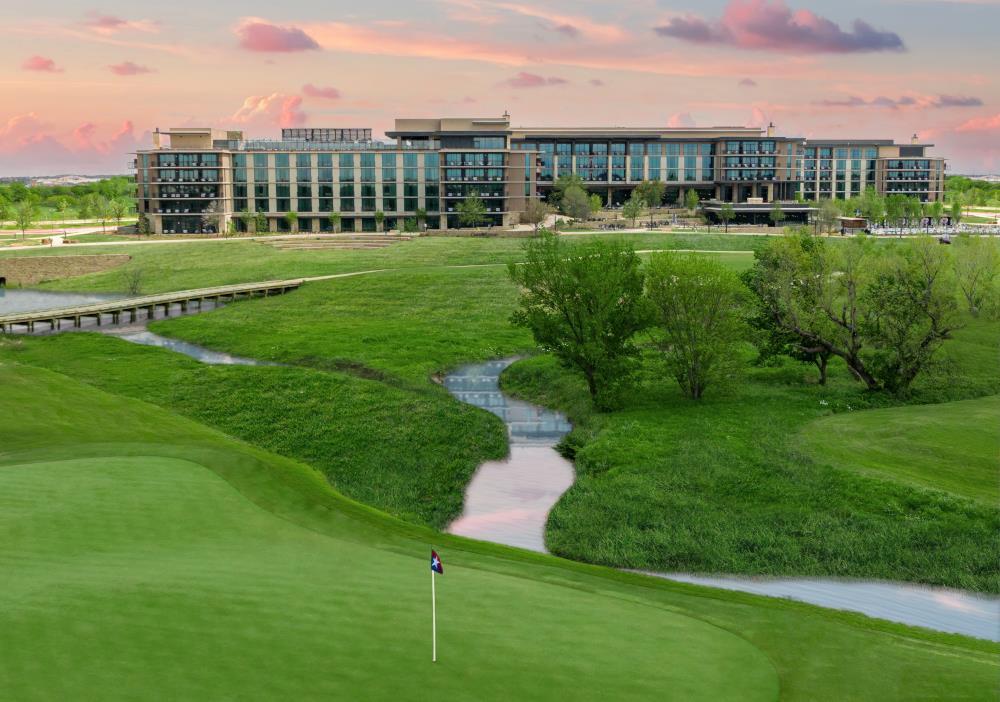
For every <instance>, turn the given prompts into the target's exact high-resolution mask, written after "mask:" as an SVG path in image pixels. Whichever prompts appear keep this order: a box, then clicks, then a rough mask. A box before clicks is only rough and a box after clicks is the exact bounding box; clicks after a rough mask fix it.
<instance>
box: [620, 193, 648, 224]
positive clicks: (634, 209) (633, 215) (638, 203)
mask: <svg viewBox="0 0 1000 702" xmlns="http://www.w3.org/2000/svg"><path fill="white" fill-rule="evenodd" d="M645 206H646V203H645V201H644V200H643V199H642V198H641V197H640V196H639V193H638V192H637V191H635V190H633V191H632V195H631V196H630V197H629V199H628V200H626V201H625V204H624V205H623V206H622V216H623V217H625V219H631V220H632V226H633V227H634V226H635V221H636V220H637V219H638V218H639V217H640V215H642V210H643V208H644V207H645Z"/></svg>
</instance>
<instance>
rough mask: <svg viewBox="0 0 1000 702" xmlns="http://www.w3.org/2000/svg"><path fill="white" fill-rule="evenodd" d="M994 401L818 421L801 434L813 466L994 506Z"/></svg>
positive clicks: (999, 409) (999, 404)
mask: <svg viewBox="0 0 1000 702" xmlns="http://www.w3.org/2000/svg"><path fill="white" fill-rule="evenodd" d="M998 420H1000V396H996V395H994V396H991V397H983V398H980V399H977V400H961V401H958V402H946V403H942V404H938V405H918V406H909V407H893V408H891V409H877V410H871V411H868V412H852V413H847V414H837V415H833V416H831V417H824V418H822V419H818V420H816V421H814V422H812V423H810V424H808V425H807V426H806V427H805V428H804V429H803V430H802V433H801V434H800V441H801V446H802V448H803V450H804V451H806V452H807V453H808V454H809V455H810V456H811V457H812V458H813V460H814V461H816V462H817V463H826V464H828V465H831V466H835V467H837V468H843V469H847V470H856V471H859V472H862V473H870V474H873V475H877V476H878V477H882V478H890V479H893V480H898V481H900V482H903V483H907V484H910V485H914V486H917V487H924V488H932V489H935V490H943V491H946V492H949V493H952V494H955V495H959V496H962V497H969V498H972V499H975V500H979V501H980V502H982V503H983V504H987V505H993V506H995V505H997V504H998V503H1000V483H998V468H1000V421H998Z"/></svg>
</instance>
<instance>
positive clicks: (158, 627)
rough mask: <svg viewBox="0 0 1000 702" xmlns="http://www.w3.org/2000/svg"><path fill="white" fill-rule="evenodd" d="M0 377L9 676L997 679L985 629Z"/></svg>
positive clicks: (890, 684)
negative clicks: (628, 557) (719, 586)
mask: <svg viewBox="0 0 1000 702" xmlns="http://www.w3.org/2000/svg"><path fill="white" fill-rule="evenodd" d="M68 340H69V337H60V338H58V339H56V340H53V343H55V344H61V343H65V342H67V341H68ZM163 353H166V352H163ZM120 363H121V364H122V365H127V363H125V362H124V361H123V362H120ZM111 364H112V362H111V361H108V365H111ZM235 370H236V371H241V372H246V373H250V372H252V370H253V369H249V368H239V369H235ZM0 383H2V386H3V388H4V393H3V394H2V395H0V435H2V436H4V437H5V441H4V442H3V444H2V447H0V564H2V567H3V569H4V573H5V578H4V588H3V589H2V591H0V647H2V650H3V651H4V665H3V666H0V686H2V689H3V690H4V696H5V697H8V698H10V699H17V700H48V699H101V700H117V699H122V700H124V699H145V698H149V697H150V696H155V697H156V698H158V699H241V700H256V699H260V700H273V699H299V700H313V699H316V700H319V699H352V700H353V699H358V700H364V699H371V700H384V699H399V700H426V699H428V698H430V697H433V698H440V699H448V700H452V699H455V700H460V699H463V700H464V699H468V700H494V699H495V700H509V699H539V700H545V699H552V700H563V699H580V700H586V699H594V700H605V699H622V700H625V699H642V700H645V699H658V698H661V697H664V696H670V697H676V698H677V699H685V700H698V699H704V700H726V699H733V700H758V699H759V700H773V699H776V698H778V697H779V695H780V697H781V698H782V699H788V700H815V699H882V700H921V699H922V700H934V699H942V698H949V699H967V700H980V699H981V700H988V699H991V698H992V695H993V692H994V682H995V677H996V674H997V670H998V669H997V666H996V660H995V658H996V654H997V653H998V652H1000V647H998V646H997V645H995V644H988V643H985V642H973V641H971V640H968V639H964V638H962V637H958V636H951V635H942V634H933V633H929V632H918V631H916V630H912V629H908V628H906V627H902V626H897V625H891V624H887V623H877V622H871V621H870V620H866V619H865V618H863V617H861V616H858V615H851V614H846V613H837V612H831V611H826V610H821V609H818V608H813V607H809V606H806V605H799V604H795V603H790V602H781V601H772V600H765V599H763V598H756V597H752V596H748V595H742V594H739V593H723V592H718V591H711V590H706V589H702V588H695V587H691V586H684V585H677V584H669V583H665V582H662V581H655V580H651V579H648V578H643V577H641V576H636V575H631V574H626V573H617V572H613V571H605V570H602V569H595V568H592V567H589V566H585V565H580V564H572V563H567V562H562V561H558V560H556V559H553V558H551V557H546V556H539V555H533V554H524V553H522V552H518V551H515V550H513V549H507V548H504V547H498V546H491V545H485V544H477V543H475V542H469V541H466V540H463V539H459V538H457V537H450V536H445V535H440V534H434V533H433V532H430V531H428V530H424V529H421V528H418V527H413V526H407V525H405V524H403V523H401V522H397V521H395V520H393V519H391V518H389V517H386V516H383V515H380V514H379V513H377V512H375V511H373V510H370V509H368V508H365V507H362V506H360V505H358V504H356V503H351V502H349V501H347V500H344V499H343V498H341V497H340V496H338V495H337V494H336V493H334V492H333V491H332V490H331V489H330V488H329V487H328V486H327V484H326V482H325V481H324V480H323V479H322V478H321V477H320V476H319V474H317V473H315V472H314V471H312V470H311V469H309V468H308V467H307V466H305V465H303V464H301V463H297V462H293V461H290V460H288V459H284V458H281V457H278V456H275V455H273V454H269V453H267V452H265V451H262V450H260V449H257V448H254V447H251V446H248V445H246V444H244V443H241V442H238V441H235V440H233V439H231V438H228V437H226V436H224V435H223V434H221V433H218V432H216V431H213V430H210V429H208V428H205V427H203V426H201V425H199V424H196V423H194V422H192V421H190V420H187V419H183V418H181V417H178V416H177V415H175V414H172V413H169V412H167V411H164V410H162V409H160V408H157V407H154V406H152V405H150V404H147V403H144V402H139V401H136V400H133V399H128V398H124V397H120V396H115V395H112V394H109V393H106V392H103V391H100V390H97V389H95V388H93V387H90V386H88V385H85V384H83V383H80V382H77V381H74V380H72V379H70V378H68V377H66V376H64V375H60V374H57V373H53V372H51V371H47V370H43V369H40V368H35V367H30V366H25V365H22V364H19V363H11V362H10V361H9V360H8V361H5V362H2V363H0ZM206 391H211V386H210V385H206ZM431 546H434V547H436V548H437V549H438V550H439V552H441V554H442V557H443V559H444V563H445V575H444V576H443V577H439V578H438V598H439V599H438V613H439V662H438V663H437V664H432V663H431V662H430V649H429V644H430V641H429V627H430V621H429V602H428V600H429V592H428V590H429V583H428V582H427V581H428V579H429V573H428V570H429V569H428V567H427V566H428V563H427V560H428V555H427V552H428V550H429V548H430V547H431Z"/></svg>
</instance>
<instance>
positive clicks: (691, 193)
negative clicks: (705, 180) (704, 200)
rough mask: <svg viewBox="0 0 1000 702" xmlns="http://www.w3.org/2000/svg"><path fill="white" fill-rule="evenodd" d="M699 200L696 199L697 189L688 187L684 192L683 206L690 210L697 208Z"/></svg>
mask: <svg viewBox="0 0 1000 702" xmlns="http://www.w3.org/2000/svg"><path fill="white" fill-rule="evenodd" d="M699 202H700V200H699V199H698V191H697V190H694V189H690V190H688V191H687V192H686V193H685V194H684V206H685V207H687V208H688V209H689V210H691V211H692V212H694V211H695V210H696V209H698V203H699Z"/></svg>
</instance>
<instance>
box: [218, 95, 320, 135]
mask: <svg viewBox="0 0 1000 702" xmlns="http://www.w3.org/2000/svg"><path fill="white" fill-rule="evenodd" d="M301 107H302V98H301V97H299V96H298V95H286V94H284V93H272V94H271V95H251V96H250V97H248V98H247V99H246V100H244V101H243V105H242V106H241V107H240V109H238V110H237V111H236V112H235V113H234V114H233V116H232V117H231V118H230V119H231V121H232V122H235V123H237V124H246V125H251V126H257V127H262V128H268V127H274V126H275V125H277V126H279V127H298V126H301V125H303V124H305V123H306V119H307V117H306V114H305V112H303V111H302V109H301Z"/></svg>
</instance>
